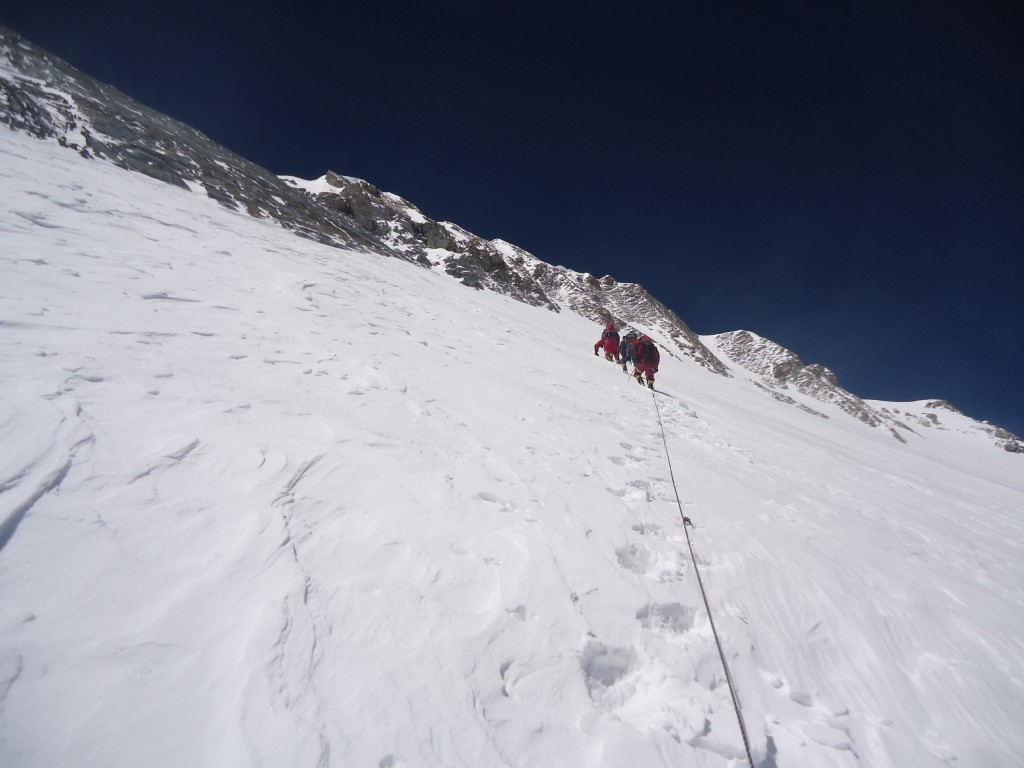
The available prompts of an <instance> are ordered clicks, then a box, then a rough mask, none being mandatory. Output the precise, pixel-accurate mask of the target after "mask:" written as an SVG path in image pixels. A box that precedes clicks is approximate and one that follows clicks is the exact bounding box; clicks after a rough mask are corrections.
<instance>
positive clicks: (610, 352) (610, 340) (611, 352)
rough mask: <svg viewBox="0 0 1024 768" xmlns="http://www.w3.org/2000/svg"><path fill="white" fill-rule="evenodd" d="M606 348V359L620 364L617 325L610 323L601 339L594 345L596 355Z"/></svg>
mask: <svg viewBox="0 0 1024 768" xmlns="http://www.w3.org/2000/svg"><path fill="white" fill-rule="evenodd" d="M601 347H604V359H605V360H613V361H615V362H616V363H617V362H619V332H618V331H616V330H615V323H608V325H606V326H605V327H604V333H602V334H601V339H600V340H599V341H598V342H597V344H595V345H594V354H595V355H596V354H597V350H599V349H601Z"/></svg>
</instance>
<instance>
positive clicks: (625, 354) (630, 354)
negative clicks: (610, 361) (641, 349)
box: [619, 331, 636, 373]
mask: <svg viewBox="0 0 1024 768" xmlns="http://www.w3.org/2000/svg"><path fill="white" fill-rule="evenodd" d="M635 349H636V331H630V332H629V333H627V334H626V335H625V336H623V337H622V341H620V342H619V362H620V363H622V370H623V372H624V373H629V368H628V364H629V363H635V362H636V360H635V359H634V350H635Z"/></svg>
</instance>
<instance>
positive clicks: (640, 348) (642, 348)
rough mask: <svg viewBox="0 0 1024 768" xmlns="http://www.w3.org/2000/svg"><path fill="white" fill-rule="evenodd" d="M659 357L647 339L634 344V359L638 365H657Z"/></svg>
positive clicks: (656, 350)
mask: <svg viewBox="0 0 1024 768" xmlns="http://www.w3.org/2000/svg"><path fill="white" fill-rule="evenodd" d="M660 357H661V355H659V354H658V348H657V347H656V346H654V342H653V341H651V340H650V339H649V338H646V337H645V338H643V339H640V340H639V341H637V343H636V359H637V362H640V363H654V364H655V365H657V364H658V360H659V358H660Z"/></svg>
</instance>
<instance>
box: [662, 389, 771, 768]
mask: <svg viewBox="0 0 1024 768" xmlns="http://www.w3.org/2000/svg"><path fill="white" fill-rule="evenodd" d="M651 397H652V398H653V399H654V410H655V412H656V413H657V414H658V429H660V430H661V442H662V444H663V445H664V446H665V460H666V461H667V462H668V476H669V478H670V479H671V481H672V490H673V492H674V493H675V495H676V506H678V507H679V516H680V517H681V518H682V519H683V533H685V534H686V546H687V547H689V549H690V560H691V561H692V562H693V572H694V573H696V574H697V584H698V585H699V586H700V594H701V597H703V598H704V610H706V611H707V613H708V622H709V623H710V624H711V633H712V634H713V635H714V636H715V645H716V646H718V656H719V658H720V659H721V660H722V669H724V670H725V681H726V682H727V683H728V684H729V694H730V695H731V696H732V706H733V709H735V710H736V721H737V722H738V723H739V724H740V734H741V735H742V736H743V747H744V749H746V750H747V761H748V762H749V763H750V768H754V758H753V757H752V756H751V754H750V740H749V739H748V738H747V726H746V725H745V724H744V723H743V713H742V712H741V711H740V700H739V698H738V697H737V696H736V686H735V685H733V682H732V675H731V674H729V664H728V663H727V662H726V660H725V651H723V650H722V641H721V639H720V638H719V637H718V629H717V628H716V627H715V619H714V617H713V616H712V615H711V605H710V603H708V593H707V591H706V590H705V589H704V580H703V579H702V578H701V576H700V568H699V567H698V566H697V557H696V555H694V553H693V542H692V541H690V528H691V527H692V526H693V523H691V522H690V518H688V517H687V516H686V515H685V514H683V502H682V501H681V500H680V498H679V488H678V486H677V485H676V475H675V472H673V471H672V456H671V455H670V454H669V451H668V438H667V437H665V425H664V424H663V423H662V421H661V408H660V407H659V406H658V395H657V393H656V392H651Z"/></svg>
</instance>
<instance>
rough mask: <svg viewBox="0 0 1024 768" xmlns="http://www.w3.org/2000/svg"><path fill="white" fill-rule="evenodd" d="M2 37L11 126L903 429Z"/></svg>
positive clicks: (636, 305) (870, 409) (784, 354)
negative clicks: (637, 332)
mask: <svg viewBox="0 0 1024 768" xmlns="http://www.w3.org/2000/svg"><path fill="white" fill-rule="evenodd" d="M0 45H2V49H3V52H4V57H5V59H6V61H5V72H6V74H5V76H4V77H3V78H2V79H0V98H2V99H3V107H2V109H0V122H3V123H5V124H7V125H8V126H10V127H11V128H14V129H16V130H19V131H25V132H27V133H29V134H31V135H33V136H37V137H39V138H52V139H55V140H56V141H57V142H58V143H59V144H60V145H61V146H64V147H68V148H70V149H73V150H75V151H77V152H79V153H81V154H82V155H83V156H84V157H87V158H92V157H96V158H102V159H107V160H110V161H112V162H113V163H115V164H116V165H119V166H120V167H122V168H127V169H131V170H135V171H139V172H141V173H144V174H146V175H148V176H151V177H153V178H156V179H160V180H161V181H165V182H167V183H169V184H174V185H176V186H179V187H182V188H184V189H196V190H200V191H204V192H205V193H206V194H207V195H208V196H210V197H211V198H213V199H214V200H217V201H218V202H219V203H221V204H222V205H224V206H226V207H229V208H232V209H236V210H244V211H246V212H247V213H249V214H250V215H252V216H256V217H260V218H264V217H266V218H271V219H274V220H276V221H278V222H279V223H280V224H281V225H282V226H283V227H285V228H286V229H289V230H291V231H293V232H295V233H296V234H298V235H300V236H302V237H307V238H311V239H315V240H317V241H319V242H323V243H326V244H329V245H335V246H340V247H353V246H355V247H358V248H360V249H362V250H366V251H368V252H371V253H377V254H380V255H385V256H393V257H398V258H402V259H407V260H410V261H413V262H415V263H418V264H420V265H423V266H426V267H431V268H433V269H435V270H437V271H440V272H443V273H446V274H448V275H451V276H452V277H454V278H456V279H458V280H459V281H460V282H462V283H463V284H464V285H467V286H470V287H473V288H477V289H486V290H491V291H494V292H496V293H500V294H503V295H506V296H510V297H512V298H514V299H516V300H518V301H523V302H525V303H527V304H532V305H536V306H544V307H547V308H548V309H550V310H552V311H556V312H557V311H560V310H561V308H563V307H564V308H566V309H569V310H571V311H573V312H576V313H577V314H579V315H581V316H583V317H586V318H589V319H592V320H594V321H596V322H601V323H604V322H607V321H609V320H614V321H616V322H617V323H619V324H629V325H631V326H633V327H635V328H637V329H642V330H644V331H647V332H649V333H652V334H655V335H656V336H658V337H659V338H660V339H661V340H662V341H663V343H664V344H665V345H666V347H667V348H668V349H669V351H670V353H671V354H679V355H682V356H685V357H688V358H690V359H692V360H694V361H696V362H697V363H699V364H700V365H702V366H705V367H706V368H708V369H709V370H712V371H715V372H716V373H719V374H722V375H729V374H728V366H727V365H725V364H724V363H723V361H722V360H721V359H720V357H721V356H725V357H726V358H727V359H729V360H731V361H732V362H736V363H739V364H740V365H741V366H743V367H744V368H747V369H748V370H750V371H753V372H756V373H759V374H761V379H760V381H759V386H763V387H767V388H768V389H770V390H771V391H772V392H773V393H774V396H775V397H776V398H777V399H779V400H781V401H783V402H793V401H792V398H790V396H789V394H787V393H788V391H789V390H790V389H796V390H798V391H800V392H802V393H804V394H808V395H810V396H811V397H812V398H814V399H817V400H821V401H822V402H829V403H839V404H841V405H842V410H844V411H845V412H846V413H847V414H849V415H851V416H854V417H855V418H858V419H860V420H862V421H864V422H865V423H867V424H870V425H872V426H876V427H882V428H884V429H886V430H888V431H889V432H890V434H891V435H892V436H893V437H895V438H896V439H897V440H900V441H905V440H906V439H908V438H909V434H908V433H912V432H913V429H912V428H911V427H910V426H908V425H907V424H906V423H905V421H901V420H899V419H894V418H892V416H891V414H889V413H887V412H886V410H885V409H876V408H875V407H874V406H873V405H871V404H869V403H867V402H865V401H864V400H862V399H860V398H859V397H857V396H856V395H854V394H852V393H850V392H847V391H846V390H845V389H843V387H842V386H840V384H839V381H838V379H837V378H836V376H835V375H834V374H833V373H832V372H831V371H829V370H828V369H826V368H824V367H823V366H820V365H805V364H804V363H803V362H802V361H800V360H799V358H797V356H796V355H795V354H793V353H792V352H790V351H789V350H786V349H784V348H782V347H779V346H778V345H775V344H773V343H772V342H768V341H765V340H761V339H757V342H756V343H755V342H753V339H754V338H755V337H754V336H752V335H750V334H747V333H746V332H737V333H736V334H725V335H723V336H722V337H720V338H719V339H718V340H715V339H709V340H704V339H701V338H699V337H698V336H697V335H696V334H695V333H694V332H693V331H692V330H691V329H690V328H689V326H687V324H686V323H685V322H684V321H683V320H682V319H681V318H680V317H679V316H678V315H677V314H676V313H675V312H673V311H672V310H670V309H668V308H667V307H666V306H664V305H663V304H662V303H661V302H659V301H658V300H657V299H656V298H654V297H653V296H652V295H651V294H650V293H648V292H647V291H646V290H645V289H644V288H643V287H642V286H640V285H637V284H635V283H620V282H618V281H616V280H615V279H614V278H612V277H611V276H607V275H606V276H605V277H602V278H600V279H599V278H597V277H595V276H593V275H589V274H583V273H579V272H575V271H573V270H569V269H566V268H564V267H560V266H556V265H552V264H549V263H546V262H544V261H542V260H540V259H538V258H537V257H536V256H534V255H533V254H530V253H528V252H527V251H525V250H523V249H521V248H518V247H517V246H515V245H512V244H511V243H506V242H504V241H501V240H486V239H484V238H482V237H480V236H478V235H475V234H473V233H471V232H468V231H466V230H465V229H463V228H462V227H459V226H458V225H456V224H453V223H451V222H439V221H435V220H433V219H431V218H429V217H428V216H426V215H424V214H423V213H422V212H421V211H420V210H419V209H418V208H417V207H416V206H415V205H413V204H412V203H410V202H409V201H407V200H404V199H403V198H401V197H399V196H398V195H395V194H392V193H389V192H382V191H381V190H380V189H378V188H377V187H375V186H374V185H372V184H370V183H369V182H366V181H363V180H361V179H355V178H351V177H348V176H343V175H340V174H337V173H333V172H328V173H327V174H325V175H324V176H323V177H321V178H319V179H316V180H313V181H306V180H302V179H297V178H294V177H289V176H284V177H281V178H278V177H276V176H274V175H273V174H271V173H269V172H268V171H266V170H265V169H263V168H260V167H259V166H257V165H255V164H253V163H251V162H249V161H247V160H245V159H244V158H241V157H239V156H237V155H235V154H234V153H232V152H230V151H229V150H227V149H225V148H224V147H222V146H220V145H218V144H216V143H215V142H212V141H210V139H208V138H207V137H206V136H204V135H202V134H201V133H199V132H198V131H196V130H195V129H193V128H191V127H189V126H187V125H184V124H182V123H180V122H178V121H176V120H172V119H171V118H169V117H167V116H166V115H161V114H159V113H157V112H154V111H153V110H151V109H149V108H147V107H145V106H143V105H141V104H139V103H137V102H135V101H133V100H132V99H129V98H128V97H126V96H125V95H124V94H122V93H120V92H119V91H117V90H116V89H114V88H111V87H110V86H107V85H105V84H103V83H100V82H98V81H96V80H94V79H92V78H90V77H88V76H87V75H84V74H83V73H81V72H78V71H77V70H75V69H74V68H73V67H71V66H70V65H68V64H67V63H66V62H64V61H62V60H60V59H59V58H57V57H55V56H53V55H52V54H49V53H47V52H46V51H43V50H42V49H40V48H38V47H36V46H34V45H32V44H31V43H29V42H28V41H26V40H24V39H23V38H21V37H19V36H18V35H16V34H14V33H12V32H10V31H9V30H5V29H3V28H2V27H0ZM712 348H714V349H716V350H718V354H716V352H714V351H712ZM938 402H943V401H938ZM801 407H806V406H801ZM954 410H955V409H954ZM931 415H932V416H936V417H937V416H938V414H935V413H932V414H931ZM971 421H972V424H971V426H970V428H971V429H973V430H978V431H981V432H983V433H985V434H988V435H990V436H991V438H992V441H993V444H994V445H996V446H997V447H1000V448H1003V449H1005V450H1007V451H1011V452H1024V447H1022V445H1021V442H1020V440H1019V438H1017V437H1016V436H1015V435H1013V434H1012V433H1010V432H1008V431H1006V430H1004V429H1001V428H999V427H996V426H994V425H991V424H988V423H987V422H977V421H973V420H971ZM958 423H959V420H958Z"/></svg>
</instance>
